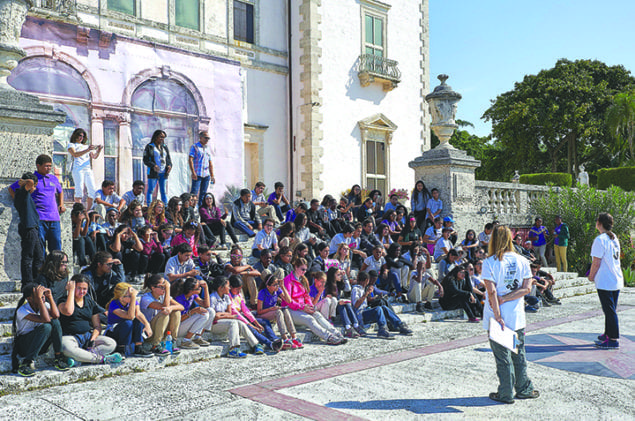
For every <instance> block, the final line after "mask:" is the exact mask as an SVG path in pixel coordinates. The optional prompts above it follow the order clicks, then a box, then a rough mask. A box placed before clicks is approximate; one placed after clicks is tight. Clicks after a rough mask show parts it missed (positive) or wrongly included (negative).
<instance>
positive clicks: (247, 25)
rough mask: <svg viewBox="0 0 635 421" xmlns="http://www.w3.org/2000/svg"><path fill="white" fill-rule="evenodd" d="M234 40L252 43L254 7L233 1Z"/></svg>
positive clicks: (236, 0)
mask: <svg viewBox="0 0 635 421" xmlns="http://www.w3.org/2000/svg"><path fill="white" fill-rule="evenodd" d="M234 39H235V40H237V41H245V42H248V43H250V44H253V43H254V5H253V4H249V3H244V2H242V1H238V0H234Z"/></svg>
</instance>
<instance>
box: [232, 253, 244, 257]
mask: <svg viewBox="0 0 635 421" xmlns="http://www.w3.org/2000/svg"><path fill="white" fill-rule="evenodd" d="M231 257H243V255H242V254H232V255H231Z"/></svg>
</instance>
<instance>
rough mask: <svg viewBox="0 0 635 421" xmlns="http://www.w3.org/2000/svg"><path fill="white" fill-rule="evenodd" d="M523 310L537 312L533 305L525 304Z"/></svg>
mask: <svg viewBox="0 0 635 421" xmlns="http://www.w3.org/2000/svg"><path fill="white" fill-rule="evenodd" d="M525 311H526V312H527V313H538V309H537V308H536V307H534V306H525Z"/></svg>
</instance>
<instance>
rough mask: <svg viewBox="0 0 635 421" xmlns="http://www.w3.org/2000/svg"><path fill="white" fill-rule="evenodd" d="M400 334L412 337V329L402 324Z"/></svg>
mask: <svg viewBox="0 0 635 421" xmlns="http://www.w3.org/2000/svg"><path fill="white" fill-rule="evenodd" d="M399 333H400V334H402V335H406V336H412V329H410V328H409V327H408V325H406V324H405V323H402V324H401V326H399Z"/></svg>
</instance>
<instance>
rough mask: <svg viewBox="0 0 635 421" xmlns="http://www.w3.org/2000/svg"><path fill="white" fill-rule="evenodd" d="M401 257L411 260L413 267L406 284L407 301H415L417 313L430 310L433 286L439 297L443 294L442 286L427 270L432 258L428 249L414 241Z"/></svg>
mask: <svg viewBox="0 0 635 421" xmlns="http://www.w3.org/2000/svg"><path fill="white" fill-rule="evenodd" d="M402 257H403V258H404V260H407V261H409V262H411V264H412V266H413V268H414V269H413V271H412V273H411V274H410V283H409V284H408V301H410V302H411V303H417V307H416V311H417V312H419V313H422V312H423V311H424V310H432V299H433V298H434V290H435V287H436V288H438V290H439V296H440V297H442V296H443V287H442V286H441V283H440V282H439V281H438V280H436V279H435V278H433V277H432V275H430V273H429V272H428V271H427V270H428V269H430V267H431V266H432V258H431V257H430V253H428V249H427V248H425V247H423V246H422V245H419V244H416V243H414V244H413V245H412V246H410V250H408V251H407V252H406V253H404V254H403V256H402Z"/></svg>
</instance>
